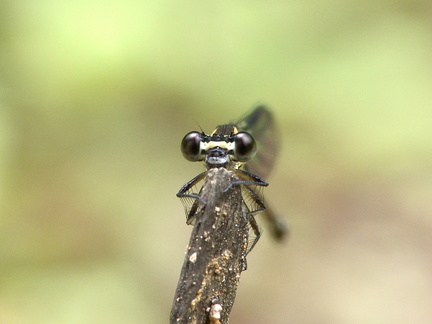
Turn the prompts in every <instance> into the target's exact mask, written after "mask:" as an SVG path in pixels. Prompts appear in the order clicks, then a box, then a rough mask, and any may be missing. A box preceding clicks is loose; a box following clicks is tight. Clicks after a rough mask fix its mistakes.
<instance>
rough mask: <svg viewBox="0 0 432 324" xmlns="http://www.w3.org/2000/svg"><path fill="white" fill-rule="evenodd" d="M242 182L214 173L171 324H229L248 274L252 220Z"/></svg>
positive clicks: (209, 179)
mask: <svg viewBox="0 0 432 324" xmlns="http://www.w3.org/2000/svg"><path fill="white" fill-rule="evenodd" d="M233 181H239V179H238V178H237V176H236V175H235V173H234V172H232V171H229V170H226V169H225V168H214V169H210V170H209V171H208V173H207V176H206V179H205V183H204V186H203V190H202V192H201V202H200V206H199V207H198V209H197V212H196V215H195V217H196V222H195V225H194V228H193V230H192V234H191V238H190V241H189V245H188V247H187V251H186V257H185V261H184V263H183V268H182V270H181V274H180V279H179V282H178V285H177V289H176V293H175V297H174V302H173V306H172V310H171V316H170V323H171V324H174V323H196V324H204V323H207V324H209V323H211V324H219V323H223V324H225V323H228V321H229V315H230V312H231V308H232V306H233V304H234V299H235V296H236V292H237V286H238V284H239V280H240V274H241V272H242V271H243V270H245V269H246V252H247V245H248V219H247V213H246V211H245V210H244V207H243V204H242V195H241V188H240V186H236V185H235V186H231V188H230V189H229V190H227V191H226V192H224V190H226V188H228V187H229V184H230V183H232V182H233Z"/></svg>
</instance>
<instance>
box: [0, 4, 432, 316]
mask: <svg viewBox="0 0 432 324" xmlns="http://www.w3.org/2000/svg"><path fill="white" fill-rule="evenodd" d="M431 21H432V5H431V2H430V1H427V0H424V1H422V0H400V1H396V0H394V1H391V0H388V1H386V0H378V1H376V0H375V1H364V0H362V1H360V0H355V1H342V0H333V1H310V0H306V1H294V0H288V1H286V0H279V1H256V0H252V1H251V0H249V1H224V0H222V1H189V0H186V1H166V0H158V1H152V0H150V1H133V0H123V1H71V2H67V1H58V0H57V1H54V0H45V1H34V2H31V1H22V0H14V1H12V0H3V1H2V2H1V3H0V69H1V70H0V323H1V324H58V323H62V324H81V323H86V324H99V323H101V324H102V323H103V324H111V323H112V324H118V323H122V324H138V323H167V322H168V318H169V311H170V307H171V303H172V299H173V297H174V290H175V287H176V284H177V279H178V277H179V274H180V268H181V265H182V262H183V257H184V251H185V247H186V245H187V242H188V237H189V233H190V231H191V227H189V226H187V225H186V224H185V216H184V213H183V207H182V205H181V203H180V201H179V200H178V199H177V198H176V197H175V193H176V192H177V191H178V189H179V188H180V187H181V186H182V185H183V184H184V183H185V182H186V181H187V180H189V179H190V178H192V177H193V176H195V175H196V174H197V173H198V172H201V171H202V170H203V166H202V165H200V164H193V163H189V162H187V161H186V160H184V159H183V157H182V155H181V153H180V149H179V143H180V140H181V138H182V137H183V135H184V134H186V133H187V132H189V131H191V130H197V129H198V130H199V127H202V128H203V129H204V130H205V131H207V132H209V131H211V130H212V129H213V127H214V126H215V125H217V124H220V123H224V122H227V121H232V120H236V119H237V118H238V117H240V116H242V115H243V114H244V113H245V112H247V111H249V110H250V109H251V108H252V107H253V106H254V105H256V104H257V103H267V104H268V105H269V106H271V107H272V110H273V112H274V114H275V118H276V120H277V123H278V126H279V130H280V137H281V142H282V146H281V153H280V156H279V159H278V163H277V165H276V169H275V170H274V173H273V174H272V176H271V177H270V178H269V179H267V180H268V181H269V182H270V187H269V188H268V189H266V191H265V196H266V199H268V200H270V201H271V202H272V205H273V206H274V208H275V209H277V210H278V211H279V212H280V213H281V214H283V215H284V216H285V217H286V218H287V219H288V220H289V223H290V226H291V237H290V239H289V240H288V242H286V243H285V244H282V245H277V244H275V243H274V242H273V241H272V240H271V238H270V237H269V235H268V231H266V228H265V227H264V228H263V230H264V234H263V237H262V239H261V241H260V242H259V244H258V245H257V246H256V248H255V249H254V251H253V252H252V253H251V254H250V256H249V258H248V266H249V268H248V270H247V271H246V272H244V273H243V275H242V278H241V282H240V287H239V291H238V296H237V300H236V303H235V305H234V309H233V313H232V318H231V323H249V324H251V323H273V324H283V323H296V324H297V323H300V324H302V323H304V324H309V323H320V324H346V323H350V324H364V323H369V324H370V323H376V324H395V323H396V324H398V323H430V322H432V307H431V300H432V276H431V269H432V254H431V250H432V235H431V234H432V125H431V124H432V23H431ZM258 220H259V217H258Z"/></svg>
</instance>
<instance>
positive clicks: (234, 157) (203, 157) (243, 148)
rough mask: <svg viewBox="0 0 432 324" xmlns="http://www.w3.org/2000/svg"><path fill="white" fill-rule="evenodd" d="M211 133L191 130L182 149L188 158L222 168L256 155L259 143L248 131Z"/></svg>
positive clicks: (238, 163) (211, 166)
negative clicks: (257, 143)
mask: <svg viewBox="0 0 432 324" xmlns="http://www.w3.org/2000/svg"><path fill="white" fill-rule="evenodd" d="M233 129H234V130H235V133H234V132H230V133H229V134H222V133H220V132H217V130H218V128H217V129H216V130H215V132H213V133H212V134H211V135H206V134H204V133H198V132H190V133H188V134H186V136H185V137H184V138H183V140H182V143H181V150H182V153H183V156H184V157H185V158H186V160H189V161H192V162H195V161H205V163H206V165H207V167H208V168H220V167H226V166H228V165H231V164H234V165H241V164H243V163H246V162H248V161H249V160H250V159H252V158H253V157H254V156H255V153H256V149H257V145H256V143H255V140H254V138H253V137H252V136H251V135H250V134H249V133H246V132H238V131H237V129H236V128H235V127H233Z"/></svg>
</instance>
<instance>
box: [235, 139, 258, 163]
mask: <svg viewBox="0 0 432 324" xmlns="http://www.w3.org/2000/svg"><path fill="white" fill-rule="evenodd" d="M235 136H236V137H235V140H234V142H235V149H234V158H235V159H236V160H237V161H239V162H247V161H249V160H250V159H252V158H253V157H254V155H255V153H256V150H257V148H256V143H255V140H254V138H253V137H252V136H251V135H250V134H249V133H246V132H239V133H237V134H236V135H235Z"/></svg>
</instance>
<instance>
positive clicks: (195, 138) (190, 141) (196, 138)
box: [181, 132, 202, 162]
mask: <svg viewBox="0 0 432 324" xmlns="http://www.w3.org/2000/svg"><path fill="white" fill-rule="evenodd" d="M200 146H201V134H200V133H198V132H190V133H187V134H186V136H185V137H183V140H182V142H181V151H182V153H183V156H184V157H185V159H186V160H189V161H192V162H195V161H200V160H202V158H201V154H200Z"/></svg>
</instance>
